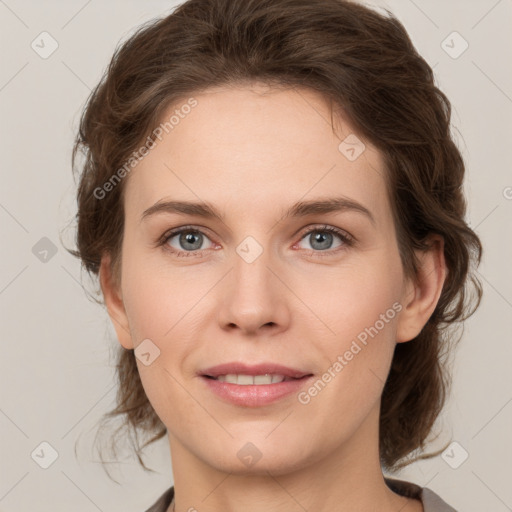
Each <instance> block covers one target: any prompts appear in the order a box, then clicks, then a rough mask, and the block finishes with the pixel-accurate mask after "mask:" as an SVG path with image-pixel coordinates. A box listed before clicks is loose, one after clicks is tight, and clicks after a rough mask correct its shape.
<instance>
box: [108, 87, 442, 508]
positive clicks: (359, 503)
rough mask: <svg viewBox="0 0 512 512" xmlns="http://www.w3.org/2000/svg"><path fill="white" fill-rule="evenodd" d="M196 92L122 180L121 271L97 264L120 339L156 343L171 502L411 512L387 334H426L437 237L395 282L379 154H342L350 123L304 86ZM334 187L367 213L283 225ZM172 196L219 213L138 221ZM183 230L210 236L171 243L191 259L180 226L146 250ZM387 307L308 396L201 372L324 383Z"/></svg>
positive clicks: (154, 392)
mask: <svg viewBox="0 0 512 512" xmlns="http://www.w3.org/2000/svg"><path fill="white" fill-rule="evenodd" d="M194 97H195V98H196V100H197V102H198V105H197V106H196V107H195V108H194V109H192V111H191V112H190V114H188V115H187V116H186V117H184V119H182V120H180V123H179V124H178V125H177V126H176V127H175V128H174V129H173V130H172V131H171V132H170V133H169V134H168V135H167V136H165V137H164V139H163V140H162V141H161V142H158V144H157V146H156V147H154V148H153V149H152V150H151V151H150V152H149V154H148V155H147V156H146V157H145V158H144V159H143V160H142V161H140V163H139V164H138V165H137V166H136V168H135V169H134V170H133V171H132V172H131V174H130V175H129V177H128V178H127V182H126V183H124V185H125V186H126V190H125V192H126V194H125V221H126V222H125V231H124V239H123V245H122V270H121V275H120V279H118V280H116V279H115V276H113V275H112V272H111V266H110V264H111V261H110V259H109V256H108V255H107V254H105V256H104V258H103V260H102V265H101V271H100V279H101V286H102V290H103V293H104V297H105V303H106V306H107V309H108V312H109V315H110V317H111V319H112V322H113V324H114V326H115V328H116V331H117V336H118V339H119V342H120V343H121V345H122V346H123V347H124V348H126V349H131V348H136V347H137V346H138V345H139V344H140V343H141V342H142V341H143V340H145V339H148V338H149V339H150V340H151V341H152V343H154V344H155V345H156V346H157V347H158V348H159V350H160V355H159V357H157V358H156V359H155V360H154V361H153V362H152V363H151V364H150V365H148V366H146V365H144V364H142V363H141V361H140V360H138V359H137V364H138V368H139V372H140V376H141V380H142V383H143V386H144V389H145V392H146V393H147V396H148V398H149V400H150V402H151V404H152V405H153V407H154V409H155V411H156V412H157V414H158V415H159V417H160V418H161V419H162V421H163V422H164V424H165V425H166V427H167V429H168V437H169V443H170V449H171V457H172V465H173V473H174V482H175V484H174V485H175V496H176V497H175V499H176V504H175V507H176V508H175V510H176V511H179V512H182V511H188V510H191V507H194V508H195V509H196V510H198V511H200V512H214V511H215V512H219V511H223V512H228V511H236V510H244V511H246V512H262V511H272V512H291V511H297V512H298V511H303V510H315V511H317V512H325V511H332V510H336V511H338V512H344V511H353V510H359V511H368V512H369V511H374V510H379V511H381V512H391V511H393V512H397V511H399V510H400V511H402V512H411V511H421V510H423V507H422V505H421V503H420V502H419V501H418V500H414V499H408V498H403V497H400V496H398V495H397V494H395V493H393V492H392V491H391V490H389V489H388V487H387V486H386V484H385V482H384V479H383V474H382V470H381V466H380V463H379V457H378V454H379V449H378V421H379V413H380V397H381V394H382V390H383V387H384V383H385V380H386V377H387V375H388V372H389V368H390V364H391V360H392V355H393V350H394V347H395V344H396V343H404V342H408V341H410V340H412V339H413V338H414V337H415V336H416V335H417V334H418V333H419V332H420V331H421V329H422V327H423V326H424V325H425V323H426V322H427V320H428V318H429V317H430V315H431V314H432V312H433V311H434V308H435V305H436V303H437V301H438V299H439V295H440V293H441V289H442V285H443V282H444V279H445V274H446V266H445V262H444V257H443V244H442V240H440V239H433V243H432V246H431V247H432V248H431V250H429V251H427V252H424V253H418V258H419V260H420V263H421V266H420V270H419V275H418V277H419V279H418V282H416V281H415V280H411V279H407V278H406V277H405V275H404V271H403V268H402V264H401V260H400V256H399V251H398V246H397V241H396V233H395V226H394V223H393V218H392V215H391V207H390V203H389V199H388V197H387V194H386V188H385V181H384V176H385V169H384V166H383V163H382V159H381V156H380V154H379V153H378V151H377V150H376V149H375V148H374V147H373V146H372V145H371V144H369V143H368V142H367V141H364V143H365V146H366V149H365V150H364V152H363V153H362V154H361V156H360V157H359V158H357V159H356V160H355V161H349V160H348V159H347V158H346V157H345V155H344V154H342V153H341V152H340V151H339V149H338V146H339V144H340V141H341V140H343V139H344V138H345V137H346V136H347V135H349V134H351V133H354V131H353V130H352V129H351V127H350V125H349V124H348V123H347V122H346V121H343V120H342V119H341V118H336V119H335V122H336V126H335V128H336V130H335V132H333V129H332V128H331V124H330V111H329V107H328V105H327V103H326V102H325V101H324V100H323V98H322V97H321V96H319V95H318V94H317V93H316V92H314V91H310V90H308V89H295V90H293V89H288V90H286V89H278V88H276V87H273V88H271V89H270V88H268V87H266V86H264V85H263V84H252V85H251V86H249V85H244V86H242V85H239V86H237V87H235V86H231V87H219V88H215V89H209V90H207V91H205V92H203V93H201V94H198V95H195V96H194ZM183 103H185V101H184V102H183ZM175 108H176V105H174V106H173V108H172V109H169V115H166V116H164V117H165V118H166V119H168V118H169V116H170V113H172V111H173V110H174V109H175ZM359 138H360V139H361V140H363V139H362V138H361V137H359ZM334 196H344V197H346V198H350V199H351V200H353V201H357V202H358V203H360V204H361V205H363V206H364V207H366V208H367V209H368V210H369V211H370V212H371V214H372V215H373V218H374V223H372V221H371V220H369V218H368V217H367V216H366V215H364V214H362V213H360V212H358V211H350V210H346V211H342V212H330V213H322V214H312V215H309V216H307V217H295V218H286V219H283V212H284V211H285V210H286V209H287V208H288V207H290V206H291V205H292V204H294V203H296V202H297V201H299V200H303V201H305V200H311V199H316V198H322V199H325V198H329V197H334ZM171 198H172V199H173V200H181V201H206V202H209V203H211V204H212V205H214V206H216V207H217V208H218V209H219V210H220V211H221V213H222V215H223V219H222V221H220V220H217V219H206V218H202V217H198V216H195V215H190V214H187V215H183V214H177V213H168V212H165V213H159V214H155V215H152V216H149V217H147V218H145V219H144V220H142V221H141V215H142V213H143V212H144V211H145V210H146V209H148V208H149V207H151V206H152V205H154V204H155V203H156V202H158V201H160V200H163V199H166V200H169V199H171ZM188 225H192V227H193V228H195V229H199V230H200V231H201V232H202V233H203V234H204V237H203V238H202V241H203V243H202V245H201V246H200V247H201V249H200V250H199V252H201V250H202V254H201V255H197V252H198V251H197V250H195V252H196V254H195V255H193V256H190V255H188V256H185V257H179V256H177V255H176V254H175V253H173V252H171V251H172V249H173V248H174V249H175V250H176V251H181V252H182V253H186V252H188V253H190V252H193V251H194V249H192V251H191V249H190V245H191V244H192V247H195V246H194V245H193V244H194V242H195V241H194V240H193V241H192V242H189V243H188V245H187V242H186V240H185V241H183V239H182V241H181V244H180V237H179V235H177V236H174V237H173V238H171V239H169V240H168V241H167V243H165V244H164V245H160V246H159V245H158V244H157V240H158V239H159V238H160V237H161V236H162V235H163V234H164V233H166V232H167V231H169V230H170V229H171V228H178V227H181V226H188ZM324 225H328V226H333V227H336V228H339V229H340V230H343V231H344V232H346V233H348V234H350V236H351V237H352V238H353V239H355V242H354V243H353V244H352V245H348V244H345V243H344V242H343V241H342V240H341V239H339V238H338V237H337V235H333V238H332V241H331V244H330V245H329V240H327V249H324V250H322V249H321V248H320V249H319V248H318V247H319V244H318V243H315V238H314V234H315V233H313V234H311V233H310V234H307V233H306V232H307V231H308V230H309V229H313V228H318V229H319V230H320V231H321V228H322V227H323V226H324ZM321 232H322V233H323V231H321ZM247 236H251V237H253V238H254V239H255V240H257V242H258V243H259V244H260V246H261V247H262V249H263V252H262V254H261V255H260V256H259V257H258V258H257V259H256V260H255V261H254V262H253V263H250V264H249V263H247V261H245V260H244V259H243V258H242V257H240V256H239V255H238V254H237V252H236V248H237V247H238V246H239V244H240V243H241V242H242V241H243V240H244V239H245V238H246V237H247ZM327 236H329V235H328V234H327ZM199 237H200V235H199ZM196 241H197V239H196ZM184 242H185V243H184ZM199 243H201V239H200V240H199ZM322 254H323V256H322ZM394 303H399V304H400V305H401V306H402V307H401V311H400V312H399V313H398V314H396V316H394V318H393V319H391V320H389V321H388V322H387V323H386V324H385V327H384V328H383V329H381V330H380V331H379V332H378V334H377V335H376V336H375V337H373V338H370V339H369V342H368V344H367V345H366V346H364V348H363V349H362V350H361V351H360V352H359V353H358V354H357V355H355V356H354V357H353V359H352V360H351V361H349V362H348V364H347V365H346V366H344V368H343V370H342V371H341V372H339V373H337V374H336V377H335V378H333V379H332V380H331V382H329V384H328V385H327V386H325V388H324V389H323V390H322V391H321V392H320V393H318V395H317V396H315V397H313V398H312V399H311V401H310V402H309V403H308V404H302V403H300V402H299V401H298V399H297V396H296V394H292V395H291V396H288V397H286V398H284V399H281V400H279V401H278V402H276V403H274V404H271V405H267V406H264V407H258V408H248V407H241V406H236V405H232V404H229V403H226V402H224V401H222V400H221V399H220V398H218V397H217V396H216V395H214V394H213V393H212V392H211V391H210V390H209V389H208V388H207V386H206V385H205V383H204V382H203V380H202V379H201V378H200V377H198V376H197V372H198V370H200V369H204V368H206V367H209V366H213V365H216V364H220V363H225V362H232V361H242V362H246V363H259V362H263V361H272V362H278V363H280V364H283V365H286V366H290V367H293V368H299V369H302V370H307V371H308V372H309V373H313V374H314V375H315V377H321V376H322V374H323V373H324V372H326V371H327V369H328V368H329V367H330V366H332V364H333V362H335V361H336V360H337V357H338V355H340V354H344V353H345V351H346V350H348V349H349V348H350V345H351V342H352V340H354V339H355V338H356V337H357V335H358V334H359V333H361V332H362V331H364V329H365V328H367V327H369V326H373V325H375V323H376V321H377V320H378V319H379V318H380V317H379V315H381V314H383V313H385V312H386V311H387V310H388V309H389V308H391V307H392V305H393V304H394ZM248 442H251V443H253V444H254V445H255V446H256V447H257V450H258V451H259V453H260V454H261V459H260V460H259V461H258V462H257V463H256V464H254V465H252V466H250V467H248V466H246V465H244V464H243V463H242V462H241V460H240V459H239V458H238V457H237V452H238V451H239V450H240V449H241V448H242V447H243V446H244V445H246V443H248ZM173 506H174V504H172V505H171V507H169V510H173V508H172V507H173Z"/></svg>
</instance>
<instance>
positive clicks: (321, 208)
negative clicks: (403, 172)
mask: <svg viewBox="0 0 512 512" xmlns="http://www.w3.org/2000/svg"><path fill="white" fill-rule="evenodd" d="M344 211H353V212H357V213H361V214H363V215H365V216H366V217H367V218H368V219H369V220H370V221H371V222H372V224H374V225H375V218H374V216H373V215H372V213H371V211H370V210H368V208H366V207H365V206H363V205H362V204H360V203H358V202H357V201H354V200H353V199H349V198H346V197H332V198H327V199H315V200H310V201H299V202H298V203H295V204H294V205H292V206H291V207H290V208H288V210H286V212H285V213H284V216H283V217H282V219H281V220H284V219H287V218H289V217H306V216H307V215H314V214H317V215H318V214H326V213H335V212H344ZM159 213H178V214H183V215H196V216H198V217H204V218H206V219H217V220H220V221H221V222H224V221H223V215H222V214H221V213H220V212H219V210H217V208H215V207H214V206H213V205H212V204H210V203H208V202H190V201H172V200H169V201H168V200H161V201H158V202H156V203H155V204H154V205H153V206H151V207H149V208H148V209H147V210H145V211H144V212H143V213H142V216H141V222H142V221H143V220H145V219H146V218H148V217H151V216H153V215H156V214H159Z"/></svg>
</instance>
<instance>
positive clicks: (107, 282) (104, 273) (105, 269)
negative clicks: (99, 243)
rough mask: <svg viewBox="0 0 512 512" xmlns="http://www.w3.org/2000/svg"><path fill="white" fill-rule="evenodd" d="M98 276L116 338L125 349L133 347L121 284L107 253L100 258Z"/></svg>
mask: <svg viewBox="0 0 512 512" xmlns="http://www.w3.org/2000/svg"><path fill="white" fill-rule="evenodd" d="M99 277H100V285H101V290H102V292H103V298H104V300H105V306H106V307H107V311H108V314H109V316H110V320H111V321H112V324H113V325H114V328H115V330H116V334H117V340H118V341H119V343H120V344H121V345H122V346H123V347H124V348H126V349H131V348H134V346H133V342H132V337H131V334H130V326H129V323H128V316H127V315H126V311H125V307H124V303H123V298H122V294H121V286H120V283H117V280H116V279H115V278H114V275H113V270H112V261H111V258H110V255H109V254H104V255H103V256H102V258H101V264H100V271H99Z"/></svg>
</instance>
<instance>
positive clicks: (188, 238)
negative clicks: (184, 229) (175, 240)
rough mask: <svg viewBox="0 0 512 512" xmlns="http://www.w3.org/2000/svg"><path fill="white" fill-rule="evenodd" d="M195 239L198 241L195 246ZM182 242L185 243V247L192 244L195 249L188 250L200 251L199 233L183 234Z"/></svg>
mask: <svg viewBox="0 0 512 512" xmlns="http://www.w3.org/2000/svg"><path fill="white" fill-rule="evenodd" d="M194 238H195V239H196V242H195V244H194ZM181 242H183V244H184V245H186V244H192V246H193V247H190V246H189V247H188V249H192V250H194V249H199V248H200V247H201V239H200V238H199V237H198V233H190V232H189V233H186V234H182V236H181Z"/></svg>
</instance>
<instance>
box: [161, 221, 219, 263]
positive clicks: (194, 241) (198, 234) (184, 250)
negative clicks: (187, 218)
mask: <svg viewBox="0 0 512 512" xmlns="http://www.w3.org/2000/svg"><path fill="white" fill-rule="evenodd" d="M208 242H210V244H212V245H213V242H211V240H210V239H209V238H208V237H207V236H206V235H205V234H204V233H203V232H202V231H200V230H198V229H195V228H191V227H187V226H185V227H182V228H178V229H174V230H172V231H170V232H167V233H166V234H165V235H164V236H163V237H162V240H161V244H162V245H167V246H169V248H170V250H171V251H172V252H173V253H175V254H176V256H178V257H182V256H185V257H187V256H198V255H199V256H200V255H202V254H203V253H202V251H204V250H206V249H209V248H211V247H208ZM205 244H206V246H205Z"/></svg>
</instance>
